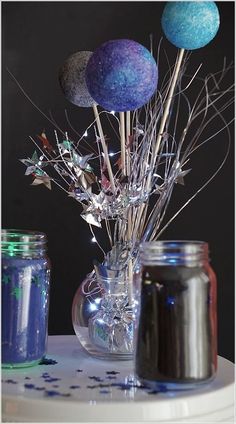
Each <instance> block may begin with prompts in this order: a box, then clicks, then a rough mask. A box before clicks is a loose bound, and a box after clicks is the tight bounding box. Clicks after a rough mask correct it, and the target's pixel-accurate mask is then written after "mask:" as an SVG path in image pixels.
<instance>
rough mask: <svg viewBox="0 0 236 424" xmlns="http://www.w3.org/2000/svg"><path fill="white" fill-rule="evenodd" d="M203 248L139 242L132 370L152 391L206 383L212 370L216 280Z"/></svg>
mask: <svg viewBox="0 0 236 424" xmlns="http://www.w3.org/2000/svg"><path fill="white" fill-rule="evenodd" d="M208 253H209V252H208V244H207V243H205V242H200V241H158V242H149V243H143V244H142V246H141V249H140V274H139V275H140V284H141V287H140V305H139V307H140V310H139V320H138V326H137V333H136V355H135V370H136V375H137V377H138V378H139V380H140V381H141V382H142V383H143V384H145V385H148V386H150V387H152V388H154V389H157V390H158V389H163V388H164V389H166V390H168V389H170V390H172V389H174V390H178V389H188V388H194V387H197V386H199V384H203V383H208V382H209V381H211V380H212V379H213V378H214V377H215V374H216V369H217V313H216V309H217V306H216V276H215V274H214V271H213V270H212V268H211V266H210V264H209V257H208V256H209V255H208Z"/></svg>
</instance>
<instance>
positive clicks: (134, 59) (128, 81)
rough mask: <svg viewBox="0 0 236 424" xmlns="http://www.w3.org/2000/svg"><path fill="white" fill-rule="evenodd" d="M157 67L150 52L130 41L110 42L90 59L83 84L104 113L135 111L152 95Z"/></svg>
mask: <svg viewBox="0 0 236 424" xmlns="http://www.w3.org/2000/svg"><path fill="white" fill-rule="evenodd" d="M157 76H158V72H157V65H156V62H155V60H154V58H153V56H152V55H151V53H150V52H149V51H148V50H147V49H146V48H145V47H144V46H142V45H141V44H139V43H137V42H136V41H132V40H112V41H108V42H106V43H104V44H102V45H101V46H100V47H99V48H98V49H97V50H95V52H94V53H93V55H92V56H91V58H90V60H89V62H88V65H87V69H86V83H87V86H88V90H89V92H90V94H91V96H92V97H93V98H94V100H95V101H96V102H97V103H98V104H100V105H101V106H102V107H103V108H104V109H106V110H109V111H111V110H114V111H116V112H123V111H127V110H134V109H137V108H139V107H141V106H143V105H144V104H145V103H147V102H148V100H149V99H150V98H151V96H152V95H153V93H154V91H155V90H156V87H157Z"/></svg>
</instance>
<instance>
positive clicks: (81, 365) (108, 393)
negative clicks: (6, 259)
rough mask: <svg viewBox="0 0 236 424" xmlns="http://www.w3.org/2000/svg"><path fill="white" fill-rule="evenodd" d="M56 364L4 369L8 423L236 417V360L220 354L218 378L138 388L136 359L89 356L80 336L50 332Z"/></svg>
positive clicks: (187, 420)
mask: <svg viewBox="0 0 236 424" xmlns="http://www.w3.org/2000/svg"><path fill="white" fill-rule="evenodd" d="M47 358H50V359H52V360H54V362H55V361H56V363H54V364H47V365H38V366H35V367H31V368H21V369H9V370H6V369H4V370H3V371H2V417H3V421H7V422H9V421H10V422H57V423H58V422H112V423H114V422H129V423H130V422H136V423H144V422H158V423H162V422H163V423H167V422H171V423H177V422H178V423H193V422H195V423H201V422H202V423H203V422H204V423H206V422H214V423H215V422H224V423H228V422H234V421H233V403H234V365H233V364H232V363H231V362H229V361H228V360H226V359H224V358H222V357H218V372H217V376H216V378H215V380H214V381H213V382H212V383H210V384H208V385H204V386H201V388H199V389H194V390H188V391H187V390H185V391H178V392H173V391H168V392H165V393H160V392H159V393H157V392H153V391H152V390H150V389H149V390H148V389H144V388H140V387H138V384H137V380H136V378H135V376H134V372H133V362H132V361H120V362H118V361H103V360H100V359H94V358H92V357H91V356H89V355H88V354H87V353H86V352H85V351H84V350H83V349H82V348H81V346H80V344H79V342H78V339H77V338H76V336H50V337H49V339H48V354H47Z"/></svg>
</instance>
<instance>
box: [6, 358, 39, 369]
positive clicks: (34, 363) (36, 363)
mask: <svg viewBox="0 0 236 424" xmlns="http://www.w3.org/2000/svg"><path fill="white" fill-rule="evenodd" d="M41 360H42V358H41V359H37V361H31V362H22V363H20V364H2V368H8V369H13V368H27V367H34V366H36V365H39V363H40V362H41Z"/></svg>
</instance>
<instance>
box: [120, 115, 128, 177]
mask: <svg viewBox="0 0 236 424" xmlns="http://www.w3.org/2000/svg"><path fill="white" fill-rule="evenodd" d="M120 145H121V167H122V172H123V175H127V172H126V151H125V114H124V112H120Z"/></svg>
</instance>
